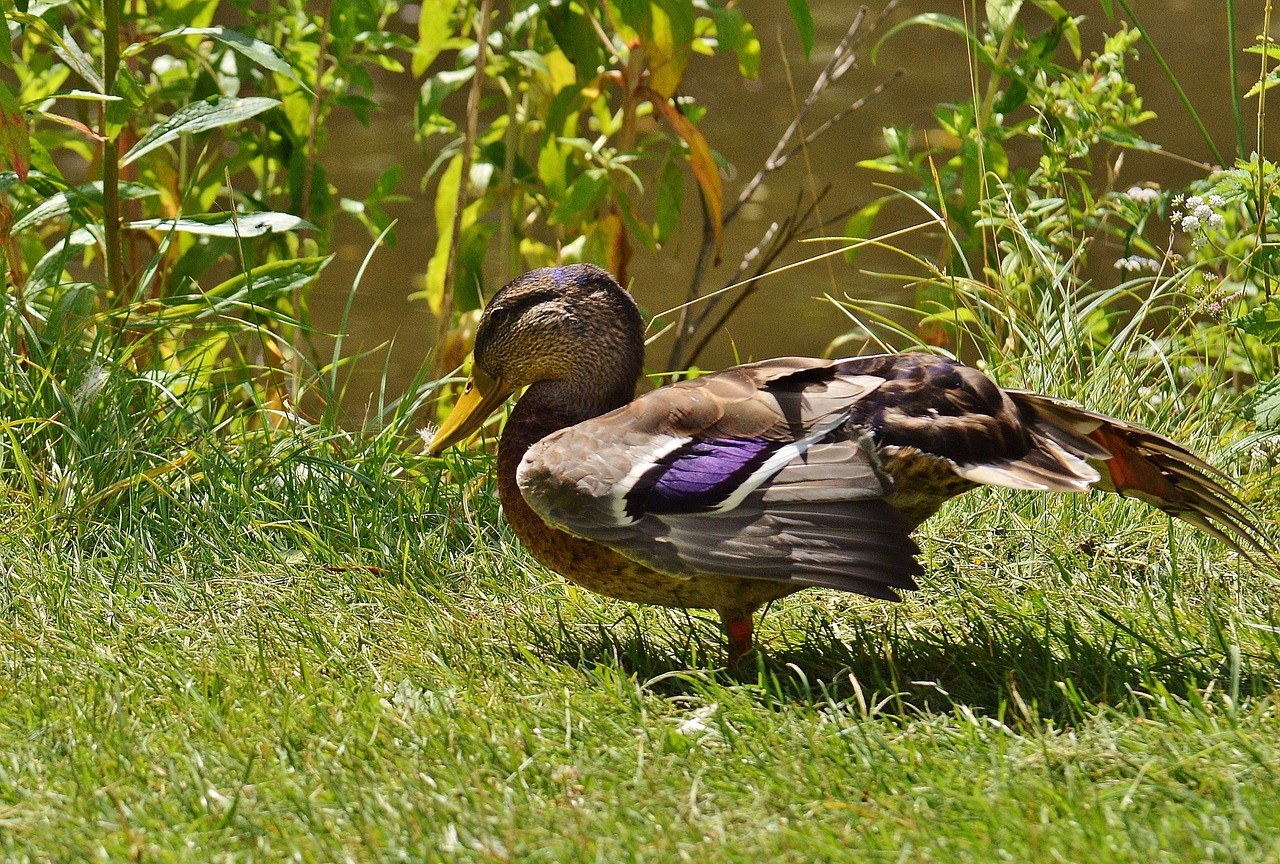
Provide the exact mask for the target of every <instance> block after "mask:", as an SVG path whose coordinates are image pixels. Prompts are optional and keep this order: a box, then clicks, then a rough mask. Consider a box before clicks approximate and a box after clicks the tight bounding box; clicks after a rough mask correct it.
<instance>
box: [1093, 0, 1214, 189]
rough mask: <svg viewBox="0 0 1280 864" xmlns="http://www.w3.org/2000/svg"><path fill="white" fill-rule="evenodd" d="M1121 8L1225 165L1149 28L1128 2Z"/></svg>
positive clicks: (1119, 0) (1211, 147) (1210, 150)
mask: <svg viewBox="0 0 1280 864" xmlns="http://www.w3.org/2000/svg"><path fill="white" fill-rule="evenodd" d="M1118 2H1119V3H1120V8H1121V9H1123V10H1124V14H1126V15H1128V16H1129V20H1130V21H1132V22H1133V26H1135V27H1137V28H1138V32H1139V33H1141V34H1142V41H1143V42H1144V43H1146V46H1147V47H1148V48H1150V49H1151V56H1153V57H1155V58H1156V62H1157V63H1159V64H1160V69H1161V70H1162V71H1163V72H1164V77H1166V78H1168V79H1169V83H1170V84H1172V85H1173V89H1174V90H1176V91H1177V92H1178V98H1179V99H1181V100H1182V104H1183V106H1184V107H1185V108H1186V109H1187V113H1188V114H1190V115H1191V122H1193V123H1195V124H1196V129H1198V130H1200V137H1201V138H1203V139H1204V143H1205V144H1207V145H1208V146H1209V152H1210V153H1212V154H1213V158H1214V160H1215V161H1216V162H1217V163H1218V164H1219V165H1222V164H1225V163H1224V162H1223V159H1222V153H1220V152H1219V151H1218V145H1217V144H1214V143H1213V138H1211V137H1210V136H1209V130H1208V129H1206V128H1205V125H1204V121H1202V120H1201V119H1200V115H1199V114H1197V113H1196V109H1195V106H1193V105H1192V104H1191V99H1190V97H1188V96H1187V91H1186V90H1183V89H1182V84H1180V83H1179V82H1178V78H1177V76H1175V75H1174V74H1173V70H1172V69H1170V68H1169V64H1168V63H1166V62H1165V59H1164V55H1163V54H1161V53H1160V49H1159V48H1157V47H1156V43H1155V42H1152V41H1151V37H1150V36H1148V35H1147V28H1146V27H1143V26H1142V22H1141V21H1139V20H1138V16H1137V15H1135V14H1133V9H1132V8H1131V7H1130V6H1129V2H1128V0H1118Z"/></svg>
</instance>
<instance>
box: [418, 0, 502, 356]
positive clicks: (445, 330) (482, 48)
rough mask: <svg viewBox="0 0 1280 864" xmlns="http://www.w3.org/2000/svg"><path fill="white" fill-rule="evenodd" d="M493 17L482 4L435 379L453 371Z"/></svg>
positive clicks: (486, 0)
mask: <svg viewBox="0 0 1280 864" xmlns="http://www.w3.org/2000/svg"><path fill="white" fill-rule="evenodd" d="M492 17H493V0H483V2H481V4H480V21H479V23H478V24H477V26H476V71H475V75H474V76H473V77H472V79H471V92H470V93H469V94H468V95H467V132H466V138H465V139H464V141H463V144H462V177H461V179H460V180H459V181H458V197H457V203H456V204H455V205H454V208H453V231H452V233H451V234H450V235H449V258H448V263H447V264H446V265H445V271H444V296H443V297H442V298H441V299H440V323H439V326H438V327H437V329H436V343H435V344H436V354H435V358H434V359H433V360H432V363H431V366H432V375H431V377H432V378H435V379H439V378H443V377H444V374H445V373H446V372H448V371H449V370H447V369H444V368H442V366H441V364H442V363H443V362H444V356H445V352H444V346H445V344H446V343H447V340H448V336H449V331H450V330H451V329H452V328H453V286H454V282H455V281H456V280H457V278H458V254H459V250H460V249H461V246H462V237H461V236H460V235H461V234H462V211H463V209H465V208H466V206H467V188H468V186H469V185H470V180H471V160H472V157H473V154H474V151H475V148H476V137H477V135H478V131H477V130H478V128H479V124H480V94H481V93H482V92H483V90H484V67H485V61H486V60H487V59H488V56H489V19H491V18H492Z"/></svg>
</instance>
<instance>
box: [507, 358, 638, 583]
mask: <svg viewBox="0 0 1280 864" xmlns="http://www.w3.org/2000/svg"><path fill="white" fill-rule="evenodd" d="M637 377H639V370H637V373H636V375H635V376H633V377H632V378H631V379H630V380H629V381H627V382H626V383H622V382H619V383H617V384H615V385H613V386H612V387H603V388H600V389H597V388H596V387H574V386H572V385H571V384H570V383H569V382H565V381H541V382H539V383H537V384H533V385H531V386H530V387H529V389H528V390H526V391H525V393H524V395H523V396H521V397H520V401H518V402H517V403H516V407H515V408H513V409H512V410H511V417H510V418H509V419H508V420H507V426H506V428H505V429H504V430H503V432H502V440H501V441H499V442H498V497H499V498H500V499H501V501H502V508H503V512H504V513H505V514H506V517H507V522H508V523H509V524H510V525H511V527H512V529H513V530H514V531H515V532H516V536H517V537H519V538H520V540H521V542H523V543H524V544H525V545H526V546H530V544H533V545H538V546H540V544H541V543H542V542H543V541H547V540H548V537H547V536H546V533H547V531H548V529H547V526H546V524H545V523H544V522H543V521H542V517H540V516H538V514H536V513H534V512H533V509H532V508H531V507H530V506H529V504H528V502H526V501H525V500H524V496H523V495H521V494H520V487H519V486H518V485H516V469H517V468H519V467H520V460H521V459H523V458H524V454H525V451H526V450H528V449H529V448H530V447H532V446H533V445H534V444H537V443H538V442H539V441H541V440H542V439H543V438H545V437H547V436H548V435H550V434H551V433H552V432H556V431H558V430H560V429H565V428H568V427H569V426H573V425H574V424H576V423H581V422H582V421H583V420H590V419H591V418H592V417H598V416H600V415H601V414H604V413H606V412H609V411H612V410H613V409H614V408H620V407H622V406H623V405H626V404H627V403H628V402H630V401H631V398H632V396H634V395H635V379H636V378H637ZM597 386H598V384H597ZM555 534H556V535H557V537H555V538H550V542H551V543H553V544H561V545H564V544H567V545H568V546H573V545H575V544H581V543H583V542H585V541H581V540H578V539H577V538H574V537H570V536H568V535H567V534H566V535H561V532H559V531H556V532H555ZM561 551H564V550H561ZM547 554H550V552H549V551H548V553H547ZM534 557H539V556H538V555H537V553H536V552H535V556H534ZM539 560H547V559H546V557H545V556H544V557H541V558H539Z"/></svg>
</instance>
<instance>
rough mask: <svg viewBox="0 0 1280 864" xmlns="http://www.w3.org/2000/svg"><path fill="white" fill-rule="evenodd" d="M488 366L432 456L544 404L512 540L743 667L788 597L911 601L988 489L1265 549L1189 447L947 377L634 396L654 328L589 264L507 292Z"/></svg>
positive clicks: (855, 368)
mask: <svg viewBox="0 0 1280 864" xmlns="http://www.w3.org/2000/svg"><path fill="white" fill-rule="evenodd" d="M473 356H474V362H473V364H472V368H471V375H470V378H469V380H468V381H467V383H466V386H465V389H464V390H463V392H462V395H461V397H460V398H459V400H458V402H457V404H456V406H455V407H454V408H453V410H452V412H451V413H450V414H449V416H448V418H447V419H446V420H445V422H444V424H443V425H442V426H441V427H440V429H439V431H438V432H437V433H436V435H435V437H434V439H433V440H432V441H431V443H430V445H429V447H428V452H429V453H430V454H432V455H436V454H439V453H440V452H442V451H443V450H444V449H445V448H447V447H449V446H450V445H451V444H454V443H456V442H459V441H462V440H464V439H466V438H467V437H469V436H470V435H471V434H472V433H474V432H475V431H476V430H477V429H479V427H480V425H481V424H482V423H483V422H484V420H485V419H486V418H487V417H488V416H489V415H490V414H491V413H493V412H494V411H495V410H497V409H498V408H499V407H500V406H501V405H502V404H503V402H504V401H505V400H506V399H507V397H508V396H509V395H511V393H512V392H514V391H515V390H516V389H517V388H519V387H524V386H526V385H527V387H528V389H527V390H526V391H525V392H524V395H523V396H521V397H520V399H519V401H518V402H517V403H516V405H515V407H514V408H513V409H512V411H511V416H510V418H509V419H508V421H507V424H506V429H505V430H504V432H503V434H502V439H501V442H500V443H499V445H498V461H497V469H498V488H499V494H500V498H501V500H502V504H503V508H504V512H505V514H506V518H507V521H508V522H509V523H510V524H511V527H512V529H513V530H514V531H515V533H516V536H517V537H519V538H520V541H521V542H522V543H523V544H524V545H525V547H526V548H527V549H528V550H529V551H530V552H531V553H532V554H533V556H534V557H535V558H536V559H538V560H539V561H541V562H542V563H543V564H546V565H547V566H548V567H550V568H551V569H552V570H555V571H556V572H558V573H560V574H561V575H563V576H564V577H565V578H567V579H569V580H570V581H571V582H574V583H577V584H578V585H581V586H582V587H584V588H587V589H589V590H591V591H595V592H597V593H600V594H604V595H607V596H609V597H616V598H619V599H622V600H630V601H633V602H637V603H653V604H659V605H662V606H672V607H679V608H702V609H714V610H715V611H716V612H718V613H719V615H720V618H721V621H722V623H723V626H724V630H725V633H726V635H727V637H728V642H729V655H730V658H731V660H732V661H737V660H738V659H740V658H742V657H743V656H744V655H746V654H747V653H748V652H750V651H751V650H752V648H753V641H752V627H753V614H754V613H755V612H756V610H757V609H759V608H760V607H761V606H762V605H764V604H765V603H768V602H769V601H771V600H774V599H776V598H778V597H782V596H784V595H786V594H790V593H792V592H794V591H799V590H801V589H804V588H808V587H812V586H820V587H824V588H837V589H840V590H842V591H852V592H855V593H858V594H866V595H869V596H872V597H881V598H884V599H887V600H895V599H898V592H899V591H903V590H909V589H914V588H915V587H916V582H915V577H917V576H919V575H921V572H922V570H921V567H920V564H919V562H918V561H917V560H916V555H917V553H918V552H919V549H918V547H917V546H916V544H915V542H914V541H913V540H912V539H911V532H912V531H913V530H914V529H915V528H916V526H918V525H919V524H920V523H921V522H923V521H924V520H925V519H927V518H929V517H930V516H931V515H933V514H934V513H935V512H936V511H937V510H938V508H939V507H940V506H941V505H942V504H943V502H945V501H947V500H948V499H950V498H953V497H955V496H956V495H959V494H961V493H963V492H966V491H968V490H970V489H973V488H975V487H976V486H980V485H984V484H985V485H990V486H1004V487H1008V488H1013V489H1033V490H1042V491H1054V492H1080V491H1084V490H1086V489H1089V488H1096V489H1103V490H1106V491H1108V492H1115V493H1118V494H1120V495H1126V496H1131V497H1137V498H1141V499H1142V500H1144V501H1146V502H1148V503H1150V504H1153V505H1155V506H1156V507H1159V508H1160V509H1161V510H1163V511H1165V512H1166V513H1169V514H1171V515H1173V516H1177V517H1178V518H1180V519H1183V520H1185V521H1187V522H1190V523H1191V524H1193V525H1195V526H1197V527H1198V528H1200V529H1202V530H1204V531H1207V532H1208V533H1210V534H1212V535H1213V536H1215V537H1218V538H1219V539H1221V540H1223V541H1225V542H1226V543H1228V544H1229V545H1231V546H1232V547H1233V548H1235V549H1237V550H1239V551H1241V552H1244V551H1245V550H1244V549H1243V548H1242V546H1248V547H1250V548H1252V549H1257V550H1262V549H1263V544H1264V539H1263V534H1262V533H1261V532H1260V530H1259V529H1258V527H1257V525H1256V524H1255V523H1254V522H1253V520H1252V519H1251V518H1250V517H1249V516H1248V515H1246V513H1247V510H1246V508H1245V506H1244V505H1243V504H1242V503H1241V502H1240V500H1239V499H1238V498H1237V497H1236V496H1235V495H1233V494H1232V493H1231V492H1230V491H1228V490H1227V489H1226V488H1225V487H1224V486H1223V485H1222V483H1220V482H1219V479H1222V480H1225V477H1223V475H1221V474H1220V472H1218V471H1217V470H1216V469H1214V468H1212V467H1211V466H1209V465H1208V464H1206V463H1205V462H1204V461H1202V460H1201V459H1199V458H1197V457H1196V456H1194V455H1193V454H1192V453H1190V452H1188V451H1187V450H1186V449H1185V448H1184V447H1182V446H1181V445H1179V444H1177V443H1175V442H1174V441H1171V440H1169V439H1168V438H1165V437H1163V436H1161V435H1157V434H1156V433H1154V432H1151V431H1149V430H1146V429H1142V428H1140V427H1138V426H1134V425H1132V424H1130V423H1126V422H1125V421H1123V420H1116V419H1114V418H1111V417H1107V416H1104V415H1102V414H1096V413H1094V412H1092V411H1086V410H1084V409H1082V408H1078V407H1076V406H1075V405H1072V404H1069V403H1066V402H1062V401H1060V400H1057V399H1052V398H1049V397H1047V396H1039V395H1036V394H1034V393H1029V392H1024V391H1019V390H1006V389H1002V388H1000V387H998V386H997V385H996V384H995V383H993V382H992V381H991V380H990V379H989V378H987V377H986V376H985V375H983V374H982V373H981V372H978V371H977V370H975V369H972V368H970V367H968V366H964V365H962V364H960V363H958V362H955V361H953V360H949V359H946V358H943V357H938V356H933V355H928V354H886V355H880V356H868V357H849V358H845V359H840V360H819V359H813V358H808V357H780V358H778V359H775V360H765V361H762V362H759V363H749V364H746V365H743V366H735V367H733V368H731V369H726V370H724V371H722V372H717V373H714V374H710V375H704V376H702V377H700V378H697V379H695V380H690V381H681V382H679V383H676V384H671V385H669V386H666V387H662V388H659V389H657V390H654V391H652V392H649V393H646V394H644V395H642V396H640V397H639V398H635V386H636V381H637V379H638V378H639V377H640V375H641V371H642V364H643V360H644V325H643V322H642V321H641V317H640V312H639V310H638V309H637V307H636V304H635V302H634V301H633V300H632V299H631V296H630V295H629V294H628V293H627V292H626V291H624V290H623V289H622V288H621V287H620V286H619V285H618V283H617V282H616V281H614V279H613V277H612V276H610V275H609V273H607V272H606V271H604V270H602V269H600V268H598V267H594V266H592V265H589V264H577V265H571V266H566V267H549V268H543V269H540V270H534V271H532V272H530V273H526V274H525V275H523V276H521V277H519V278H518V279H516V280H515V281H513V282H511V283H510V284H508V285H507V286H506V287H504V288H503V289H502V290H501V291H499V292H498V293H497V294H495V295H494V297H493V299H492V300H491V301H490V302H489V304H488V306H487V307H486V309H485V310H484V313H483V316H482V317H481V319H480V323H479V326H478V328H477V330H476V339H475V350H474V354H473ZM1215 478H1217V479H1215ZM1228 532H1230V534H1228ZM1230 535H1235V537H1236V538H1237V539H1233V538H1232V536H1230Z"/></svg>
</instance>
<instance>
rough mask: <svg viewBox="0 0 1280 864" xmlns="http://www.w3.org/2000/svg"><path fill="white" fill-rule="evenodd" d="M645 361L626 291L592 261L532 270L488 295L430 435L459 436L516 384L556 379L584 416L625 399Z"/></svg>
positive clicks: (435, 446) (436, 442)
mask: <svg viewBox="0 0 1280 864" xmlns="http://www.w3.org/2000/svg"><path fill="white" fill-rule="evenodd" d="M643 366H644V324H643V322H642V321H641V319H640V311H639V310H638V309H637V308H636V304H635V301H634V300H632V299H631V295H630V294H628V293H627V292H626V291H623V290H622V288H621V287H620V286H619V285H618V283H617V282H616V281H615V280H614V278H613V277H612V276H611V275H609V273H608V272H607V271H605V270H602V269H600V268H599V267H596V266H595V265H593V264H572V265H569V266H567V267H543V268H541V269H538V270H532V271H530V272H528V273H526V274H524V275H523V276H520V277H518V278H517V279H515V280H514V281H512V282H510V283H509V284H508V285H506V286H505V287H504V288H503V289H502V290H501V291H499V292H498V293H497V294H495V295H493V299H492V300H490V301H489V305H488V306H486V307H485V310H484V314H482V315H481V316H480V325H479V327H478V328H477V329H476V344H475V350H474V352H473V362H472V364H471V377H470V378H468V379H467V384H466V387H464V388H463V391H462V396H461V397H459V399H458V402H457V404H456V405H454V407H453V411H451V412H450V413H449V416H448V417H447V418H446V419H445V421H444V423H443V424H442V425H441V426H440V430H439V431H438V432H437V433H436V435H435V437H434V438H433V439H432V440H431V444H430V445H429V446H428V447H427V452H428V453H429V454H431V455H433V456H434V455H436V454H438V453H440V452H441V451H443V450H444V449H445V448H446V447H449V446H450V445H451V444H456V443H457V442H459V441H463V440H465V439H466V438H467V437H469V436H470V435H471V434H472V433H474V432H475V431H476V430H477V429H479V428H480V426H481V424H483V423H484V421H485V419H486V418H488V416H489V415H490V414H492V413H493V412H494V411H496V410H497V409H498V408H499V407H500V406H501V405H502V403H503V402H505V401H506V399H507V397H508V396H510V395H511V393H512V392H514V391H515V390H516V389H517V388H519V387H524V386H526V385H531V384H539V383H541V382H545V381H554V382H561V384H562V387H563V392H562V393H561V399H563V400H573V401H574V403H575V404H574V405H573V406H567V407H572V408H574V409H576V410H577V411H578V412H580V413H584V414H585V416H584V417H583V418H582V419H586V417H591V416H595V414H599V413H602V412H603V411H606V410H609V409H611V408H615V407H617V406H619V405H622V404H625V403H626V402H628V401H630V399H631V397H632V395H633V394H634V392H635V382H636V379H637V378H638V377H639V376H640V373H641V371H643Z"/></svg>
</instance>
